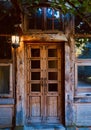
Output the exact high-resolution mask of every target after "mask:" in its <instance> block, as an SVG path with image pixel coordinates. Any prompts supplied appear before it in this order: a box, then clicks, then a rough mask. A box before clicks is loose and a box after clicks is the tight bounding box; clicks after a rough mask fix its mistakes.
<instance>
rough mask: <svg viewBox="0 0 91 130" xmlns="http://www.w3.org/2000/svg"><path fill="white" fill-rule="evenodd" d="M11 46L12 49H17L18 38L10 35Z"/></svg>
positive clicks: (18, 44)
mask: <svg viewBox="0 0 91 130" xmlns="http://www.w3.org/2000/svg"><path fill="white" fill-rule="evenodd" d="M11 42H12V43H11V45H12V47H13V48H18V47H19V46H20V36H18V35H12V36H11Z"/></svg>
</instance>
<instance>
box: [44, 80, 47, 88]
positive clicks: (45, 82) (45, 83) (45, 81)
mask: <svg viewBox="0 0 91 130" xmlns="http://www.w3.org/2000/svg"><path fill="white" fill-rule="evenodd" d="M46 86H47V78H44V87H46Z"/></svg>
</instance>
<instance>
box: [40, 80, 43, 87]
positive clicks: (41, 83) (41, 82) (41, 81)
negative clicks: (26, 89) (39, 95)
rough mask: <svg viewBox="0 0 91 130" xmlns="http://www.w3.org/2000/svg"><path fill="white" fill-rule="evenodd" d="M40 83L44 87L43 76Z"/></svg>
mask: <svg viewBox="0 0 91 130" xmlns="http://www.w3.org/2000/svg"><path fill="white" fill-rule="evenodd" d="M40 85H41V86H42V87H43V78H41V79H40Z"/></svg>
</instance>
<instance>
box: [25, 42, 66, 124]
mask: <svg viewBox="0 0 91 130" xmlns="http://www.w3.org/2000/svg"><path fill="white" fill-rule="evenodd" d="M28 45H29V46H36V45H37V46H38V45H39V46H42V45H46V46H47V45H56V46H57V45H60V46H61V48H62V59H63V60H62V64H61V65H62V71H61V75H62V77H61V78H62V93H61V95H62V102H61V106H62V109H61V116H62V117H61V118H62V119H61V123H62V124H65V88H64V87H65V80H64V77H65V73H64V72H65V65H64V64H65V55H64V50H65V48H64V45H65V44H64V42H60V43H27V44H26V45H25V63H26V64H27V61H26V50H27V46H28ZM25 66H26V67H27V65H25ZM26 79H27V78H26ZM26 86H27V85H26ZM25 89H26V88H25ZM26 90H27V92H28V91H29V90H28V88H27V89H26ZM27 92H26V118H27V122H28V123H30V119H29V114H28V113H29V104H28V102H27V101H28V100H29V99H28V96H27V95H28V94H29V93H27ZM60 100H61V99H60Z"/></svg>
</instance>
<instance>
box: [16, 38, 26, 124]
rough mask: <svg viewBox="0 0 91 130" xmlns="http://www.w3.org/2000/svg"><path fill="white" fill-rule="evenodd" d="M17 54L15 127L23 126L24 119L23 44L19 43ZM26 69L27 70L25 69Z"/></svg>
mask: <svg viewBox="0 0 91 130" xmlns="http://www.w3.org/2000/svg"><path fill="white" fill-rule="evenodd" d="M16 51H17V52H16V53H17V72H16V75H17V76H16V77H17V79H16V82H17V83H16V95H17V97H16V98H17V99H16V100H17V101H16V125H23V124H24V119H25V115H24V114H25V104H26V103H25V102H26V101H25V94H26V91H25V84H24V83H25V76H24V43H23V42H22V39H21V43H20V47H19V48H18V49H17V50H16ZM26 69H27V68H26Z"/></svg>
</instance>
